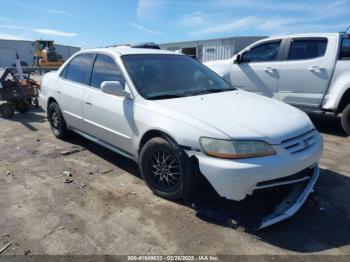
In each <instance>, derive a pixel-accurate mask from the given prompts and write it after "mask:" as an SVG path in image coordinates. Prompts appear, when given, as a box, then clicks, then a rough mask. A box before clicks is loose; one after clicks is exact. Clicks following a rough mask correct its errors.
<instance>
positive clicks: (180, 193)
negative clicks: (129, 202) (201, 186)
mask: <svg viewBox="0 0 350 262" xmlns="http://www.w3.org/2000/svg"><path fill="white" fill-rule="evenodd" d="M180 152H181V151H180V150H179V149H178V148H177V147H176V146H175V145H173V144H171V143H169V142H168V141H167V140H165V139H164V138H161V137H155V138H152V139H150V140H149V141H148V142H146V144H145V145H144V146H143V147H142V149H141V152H140V160H139V166H140V171H141V175H142V177H143V179H144V180H145V182H146V184H147V185H148V186H149V188H150V189H151V190H152V191H153V193H154V194H156V195H158V196H160V197H163V198H166V199H170V200H175V199H181V198H183V197H184V195H185V192H184V189H185V188H187V187H185V185H184V183H185V181H187V179H186V176H189V175H190V171H189V168H188V163H185V160H183V159H182V158H181V153H180Z"/></svg>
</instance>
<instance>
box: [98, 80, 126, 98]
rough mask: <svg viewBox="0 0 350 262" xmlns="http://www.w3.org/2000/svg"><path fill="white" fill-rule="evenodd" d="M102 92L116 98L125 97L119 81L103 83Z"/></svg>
mask: <svg viewBox="0 0 350 262" xmlns="http://www.w3.org/2000/svg"><path fill="white" fill-rule="evenodd" d="M101 90H102V92H103V93H105V94H109V95H114V96H125V93H126V92H125V91H124V88H123V86H122V84H121V83H120V82H119V81H103V82H102V83H101Z"/></svg>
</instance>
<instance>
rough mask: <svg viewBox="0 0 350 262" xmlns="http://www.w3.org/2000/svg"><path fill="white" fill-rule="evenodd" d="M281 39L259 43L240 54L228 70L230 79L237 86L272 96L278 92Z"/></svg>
mask: <svg viewBox="0 0 350 262" xmlns="http://www.w3.org/2000/svg"><path fill="white" fill-rule="evenodd" d="M281 43H282V40H281V39H277V40H269V41H265V42H263V43H259V44H257V45H255V46H253V47H251V48H250V49H249V50H245V51H243V52H242V53H241V54H240V61H239V62H238V63H237V62H235V63H234V64H233V66H232V70H231V72H230V81H231V83H233V85H234V86H235V87H237V88H241V89H244V90H246V91H250V92H255V93H258V94H261V95H264V96H268V97H273V96H274V94H275V93H277V92H278V89H277V86H278V80H279V67H280V64H281V62H280V61H279V57H280V49H281V48H280V47H281Z"/></svg>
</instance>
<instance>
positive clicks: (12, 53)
mask: <svg viewBox="0 0 350 262" xmlns="http://www.w3.org/2000/svg"><path fill="white" fill-rule="evenodd" d="M55 47H56V51H57V53H58V54H59V55H62V57H63V59H64V60H67V59H68V58H69V57H70V56H71V55H72V54H74V53H76V52H78V51H80V49H81V48H80V47H75V46H66V45H56V44H55ZM34 53H35V43H34V42H33V41H24V40H5V39H0V67H11V66H12V64H13V63H14V62H15V60H16V54H18V56H19V59H20V61H23V62H25V63H27V64H28V65H29V66H31V65H32V64H33V56H34Z"/></svg>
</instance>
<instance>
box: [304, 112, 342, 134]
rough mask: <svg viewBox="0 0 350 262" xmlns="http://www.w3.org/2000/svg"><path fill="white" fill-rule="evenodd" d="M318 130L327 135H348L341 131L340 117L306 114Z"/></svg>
mask: <svg viewBox="0 0 350 262" xmlns="http://www.w3.org/2000/svg"><path fill="white" fill-rule="evenodd" d="M308 115H309V117H310V119H311V120H312V122H313V123H314V125H315V127H316V128H317V130H318V131H320V132H321V133H324V134H328V135H334V136H340V137H347V136H348V135H347V134H346V133H345V132H344V131H343V128H342V125H341V122H340V117H339V116H334V115H329V114H317V113H309V114H308Z"/></svg>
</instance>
